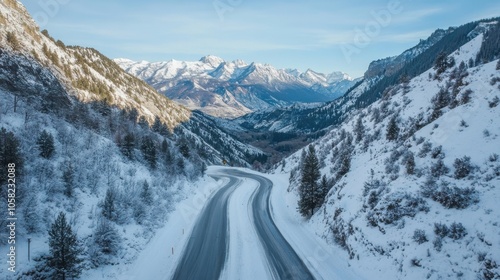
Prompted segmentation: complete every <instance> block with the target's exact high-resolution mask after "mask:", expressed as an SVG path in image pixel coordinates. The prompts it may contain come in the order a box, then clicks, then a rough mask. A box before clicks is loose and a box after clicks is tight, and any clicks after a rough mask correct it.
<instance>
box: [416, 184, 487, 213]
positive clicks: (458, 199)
mask: <svg viewBox="0 0 500 280" xmlns="http://www.w3.org/2000/svg"><path fill="white" fill-rule="evenodd" d="M433 187H434V188H433ZM422 194H423V195H424V196H425V197H430V198H431V199H432V200H434V201H436V202H439V203H440V204H441V205H443V206H444V207H446V208H449V209H452V208H453V209H465V208H467V207H469V206H470V205H472V204H474V203H477V202H478V201H479V198H478V195H477V191H476V190H474V189H473V188H463V189H462V188H459V187H457V186H453V187H449V186H448V185H445V184H442V185H441V186H440V187H439V188H438V187H436V186H431V187H429V186H426V187H423V191H422Z"/></svg>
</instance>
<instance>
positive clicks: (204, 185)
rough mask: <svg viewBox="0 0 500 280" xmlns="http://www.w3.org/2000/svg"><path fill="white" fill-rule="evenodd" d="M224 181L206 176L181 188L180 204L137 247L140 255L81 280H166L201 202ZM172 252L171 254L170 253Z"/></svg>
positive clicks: (174, 264) (224, 181) (97, 271)
mask: <svg viewBox="0 0 500 280" xmlns="http://www.w3.org/2000/svg"><path fill="white" fill-rule="evenodd" d="M227 181H228V180H225V179H223V180H220V181H215V180H213V179H211V178H209V177H207V178H205V180H203V181H200V182H199V183H198V185H197V187H195V188H192V189H183V190H184V193H183V194H182V195H181V196H182V197H184V199H183V200H182V201H180V202H179V203H178V204H176V205H175V210H174V211H173V212H171V213H169V214H168V216H169V218H168V220H167V222H166V224H165V225H164V226H163V227H162V228H160V229H158V230H157V232H156V233H155V235H154V237H153V238H151V240H150V241H149V242H148V243H147V244H146V245H144V247H143V248H141V250H142V251H141V252H140V253H139V255H138V256H137V258H136V259H135V260H133V261H132V263H130V264H121V265H118V266H104V267H102V268H99V269H98V270H95V271H90V272H86V273H85V274H84V275H83V276H82V278H84V279H95V280H99V279H120V280H137V279H170V278H171V277H172V275H173V273H174V271H175V268H176V266H177V262H178V261H179V259H180V257H181V256H182V250H183V248H184V246H185V245H186V243H187V241H188V240H189V236H190V233H191V230H192V228H193V226H194V223H195V222H196V220H197V217H198V215H199V214H200V213H201V210H202V209H203V206H204V205H205V203H206V202H207V201H208V200H209V199H210V198H211V195H213V194H214V193H215V191H216V190H218V189H219V188H220V187H222V186H223V185H225V183H227ZM172 252H173V253H172Z"/></svg>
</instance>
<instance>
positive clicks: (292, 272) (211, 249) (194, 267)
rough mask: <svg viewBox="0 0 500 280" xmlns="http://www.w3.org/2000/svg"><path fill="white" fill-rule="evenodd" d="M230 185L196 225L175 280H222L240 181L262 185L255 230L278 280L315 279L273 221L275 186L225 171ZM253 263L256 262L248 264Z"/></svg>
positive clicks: (255, 201) (257, 195) (256, 201)
mask: <svg viewBox="0 0 500 280" xmlns="http://www.w3.org/2000/svg"><path fill="white" fill-rule="evenodd" d="M222 176H224V177H229V179H230V181H229V183H228V184H226V185H225V186H224V187H223V188H221V189H220V190H219V191H217V193H215V195H214V196H213V197H212V198H211V199H210V201H209V202H208V204H207V205H206V206H205V208H204V209H203V210H202V214H201V215H200V217H199V218H198V221H197V222H196V224H195V226H194V228H193V231H192V234H191V237H190V240H189V241H188V244H187V246H186V248H185V250H184V253H183V256H182V258H181V261H180V263H179V265H178V267H177V269H176V271H175V274H174V277H173V279H183V280H184V279H186V280H187V279H214V280H215V279H219V277H220V275H221V273H222V271H223V269H224V264H225V263H226V258H227V252H228V248H229V234H230V233H229V229H228V215H227V209H228V208H227V206H228V200H229V197H230V196H231V194H232V192H233V191H234V190H235V189H236V188H237V186H238V182H241V180H240V179H238V178H249V179H252V180H255V181H257V182H258V183H259V188H258V190H257V192H256V193H255V194H254V195H253V196H252V199H253V201H252V215H253V220H254V226H255V230H256V232H257V234H258V236H259V240H260V242H261V243H262V246H263V248H264V250H265V252H266V255H265V256H263V257H265V258H266V259H267V263H268V265H269V267H270V271H271V274H272V275H273V278H274V279H301V280H302V279H314V277H313V276H312V274H311V272H310V271H309V269H308V268H307V267H306V265H305V264H304V262H303V261H302V260H301V259H300V258H299V256H298V255H297V254H296V253H295V251H294V250H293V248H292V247H291V246H290V244H289V243H288V242H287V241H286V239H285V238H284V237H283V235H282V234H281V232H280V231H279V230H278V228H277V227H276V225H275V224H274V221H273V219H272V217H271V211H270V206H269V197H270V194H271V188H272V185H273V184H272V182H271V181H270V180H268V179H267V178H264V177H262V176H258V175H255V174H250V173H246V172H243V171H239V170H233V169H225V170H224V171H223V175H222ZM248 261H249V262H251V261H252V260H248Z"/></svg>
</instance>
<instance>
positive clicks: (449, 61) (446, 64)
mask: <svg viewBox="0 0 500 280" xmlns="http://www.w3.org/2000/svg"><path fill="white" fill-rule="evenodd" d="M453 66H455V59H454V58H453V57H448V56H447V55H446V53H445V52H441V53H439V54H438V56H437V57H436V60H435V61H434V69H435V70H436V74H437V75H438V76H439V75H441V74H442V73H443V72H444V71H446V69H448V68H451V67H453Z"/></svg>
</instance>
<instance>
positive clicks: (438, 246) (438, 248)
mask: <svg viewBox="0 0 500 280" xmlns="http://www.w3.org/2000/svg"><path fill="white" fill-rule="evenodd" d="M432 245H434V249H436V251H438V252H441V249H442V248H443V239H442V238H441V237H439V236H438V237H436V239H434V241H433V242H432Z"/></svg>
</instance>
